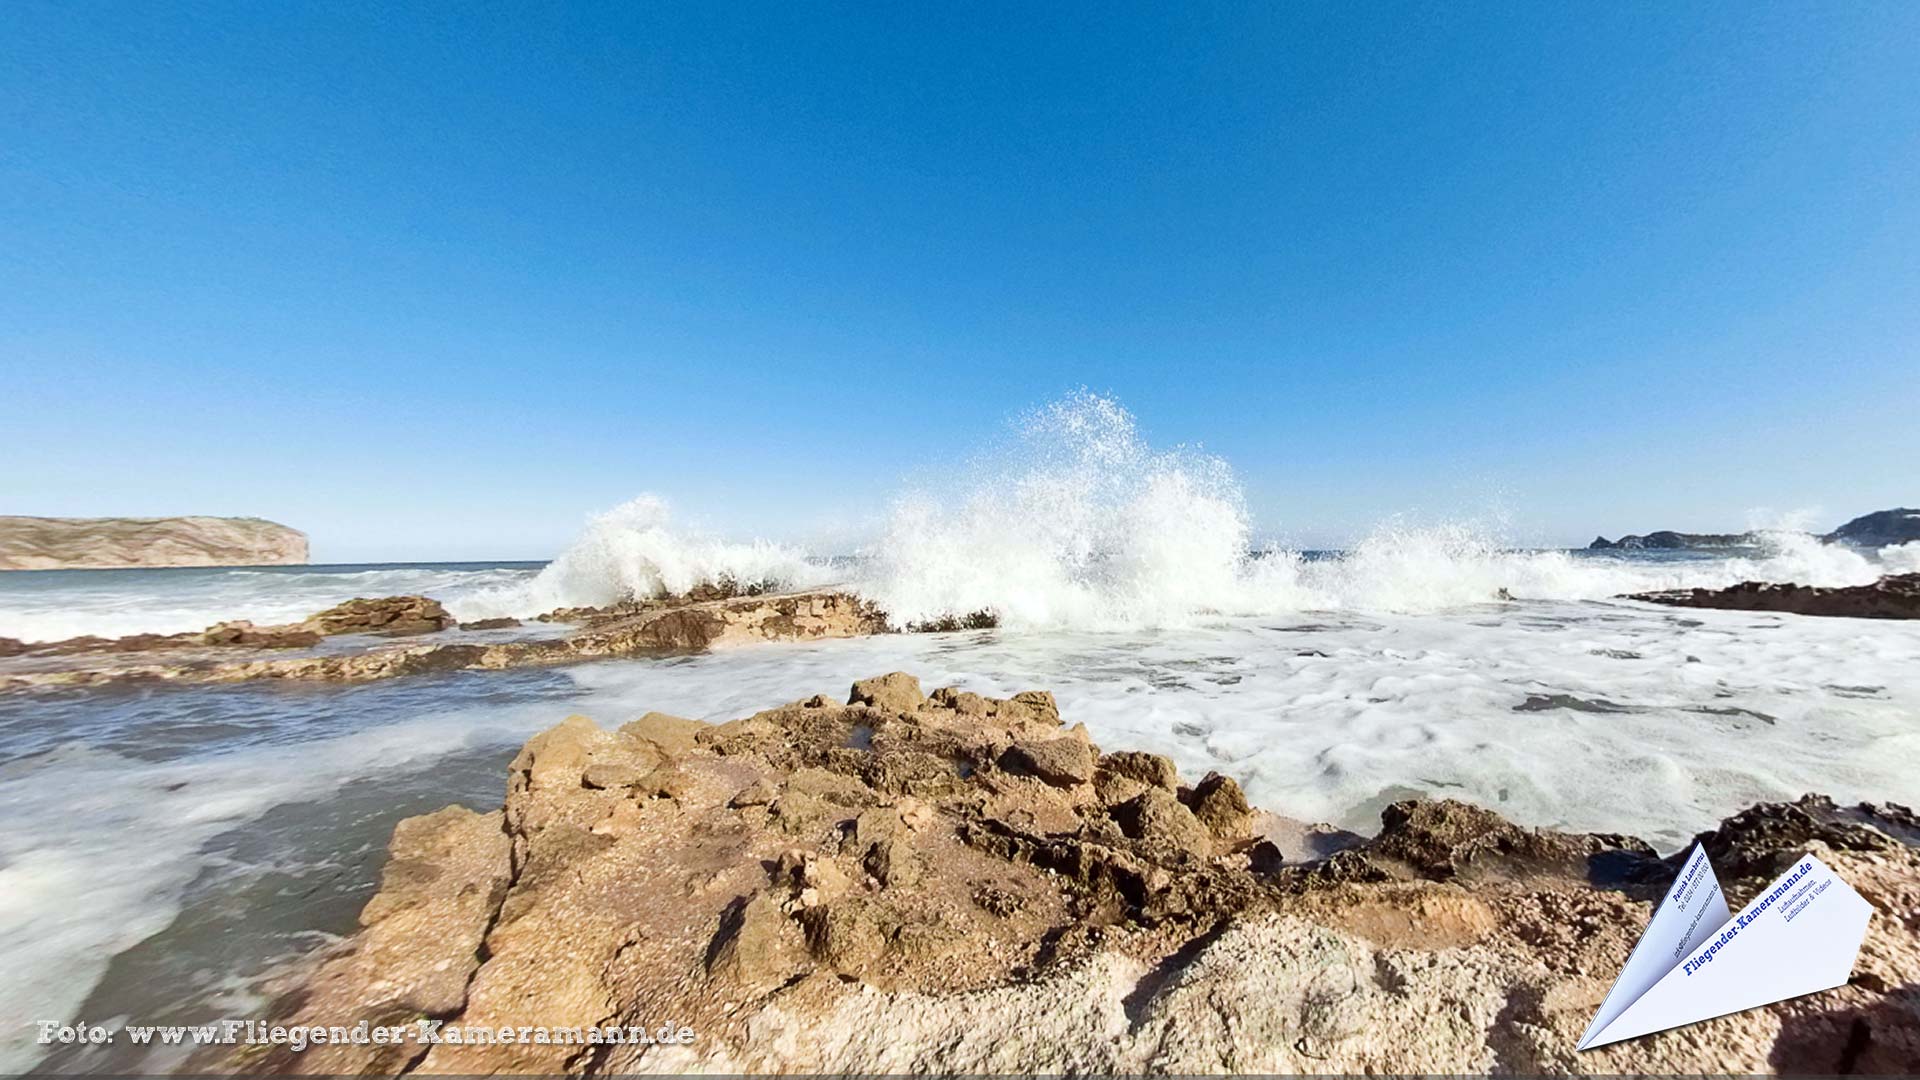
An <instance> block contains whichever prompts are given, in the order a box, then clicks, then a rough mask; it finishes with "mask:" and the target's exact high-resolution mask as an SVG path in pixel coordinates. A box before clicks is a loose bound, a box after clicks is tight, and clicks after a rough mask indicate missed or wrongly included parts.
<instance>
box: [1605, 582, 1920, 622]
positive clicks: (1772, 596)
mask: <svg viewBox="0 0 1920 1080" xmlns="http://www.w3.org/2000/svg"><path fill="white" fill-rule="evenodd" d="M1624 599H1627V600H1645V601H1647V602H1648V603H1653V604H1667V605H1671V606H1673V607H1693V608H1725V609H1728V610H1732V611H1780V612H1786V613H1788V614H1792V615H1833V616H1843V617H1850V618H1856V619H1920V574H1888V575H1887V576H1886V577H1883V578H1881V579H1880V580H1879V581H1876V582H1874V583H1873V584H1871V585H1849V586H1845V587H1840V588H1824V587H1821V586H1817V585H1782V584H1775V583H1772V582H1765V581H1743V582H1741V583H1740V584H1738V585H1733V586H1729V587H1728V588H1725V589H1675V590H1672V591H1668V592H1649V593H1633V594H1631V595H1629V596H1627V597H1624Z"/></svg>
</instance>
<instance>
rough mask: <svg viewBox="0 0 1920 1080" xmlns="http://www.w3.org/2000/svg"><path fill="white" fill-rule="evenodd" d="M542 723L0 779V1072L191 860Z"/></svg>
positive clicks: (429, 726)
mask: <svg viewBox="0 0 1920 1080" xmlns="http://www.w3.org/2000/svg"><path fill="white" fill-rule="evenodd" d="M550 713H551V707H549V706H516V707H512V708H507V709H492V710H486V711H474V710H468V711H463V712H450V713H444V714H440V715H433V716H426V717H420V718H414V719H409V720H405V721H402V722H398V723H392V724H389V725H387V726H377V725H370V726H369V727H368V728H367V729H366V730H363V731H360V732H356V733H353V734H350V735H342V736H338V737H334V738H326V739H317V740H313V741H309V742H305V743H297V744H292V745H283V746H274V747H261V748H255V749H247V750H241V751H233V752H227V753H217V754H203V755H200V756H197V757H192V758H187V759H182V760H175V761H167V762H148V761H141V760H136V759H132V758H128V757H125V756H122V755H120V754H116V753H114V752H113V751H112V750H111V749H107V748H101V747H93V746H87V745H84V744H80V743H70V744H66V745H64V746H61V747H59V748H57V749H56V750H54V751H52V752H50V753H47V754H42V755H39V756H36V757H32V758H25V759H20V760H16V761H14V762H11V763H8V764H6V765H4V766H0V816H4V817H5V819H6V820H7V821H8V822H9V825H8V827H7V828H6V829H5V830H0V956H4V957H6V967H7V977H6V978H5V979H0V1072H16V1073H17V1072H23V1071H25V1070H26V1069H28V1068H29V1067H30V1066H32V1065H33V1063H34V1062H35V1061H37V1060H38V1059H39V1057H40V1056H41V1054H42V1053H43V1052H44V1048H43V1047H39V1046H37V1045H35V1044H34V1043H33V1041H32V1040H33V1029H32V1028H31V1027H30V1025H31V1024H33V1023H35V1022H37V1021H40V1020H58V1021H60V1022H62V1023H71V1022H73V1021H74V1020H76V1019H81V1018H80V1017H77V1016H76V1015H75V1014H74V1010H76V1009H77V1008H79V1007H80V1005H81V1004H82V1003H83V1002H84V1001H85V999H86V997H87V995H88V993H89V992H90V991H91V989H92V987H93V986H94V985H95V984H96V983H97V982H98V981H99V978H100V976H101V974H102V973H103V972H105V971H106V969H107V965H108V963H109V962H110V961H111V960H112V958H113V956H114V954H116V953H118V952H120V951H121V950H123V949H126V948H129V947H131V946H133V945H135V944H137V943H139V942H140V941H142V940H143V939H145V938H147V937H149V936H151V935H153V934H155V933H158V932H159V931H160V930H162V929H164V928H166V927H167V925H168V924H169V923H171V922H172V920H173V918H174V917H175V916H176V915H177V914H178V913H179V911H180V909H181V898H182V893H183V891H184V890H185V889H186V888H187V887H188V885H189V884H190V883H192V882H193V881H194V880H195V878H196V877H197V876H198V875H199V874H200V872H201V871H202V870H203V869H205V868H206V867H208V866H209V865H211V864H212V863H213V862H214V861H215V860H216V859H217V858H218V856H215V855H212V854H209V853H207V852H206V851H204V850H203V848H204V846H205V845H206V844H207V842H208V841H209V840H210V839H212V838H214V837H216V836H218V835H220V834H221V833H224V832H227V831H228V830H231V829H234V828H237V827H241V826H244V825H246V824H247V823H249V822H251V821H254V820H255V819H257V818H258V817H259V816H260V815H261V814H263V813H265V812H266V811H267V810H269V809H271V808H273V807H274V806H277V805H280V804H283V803H294V802H302V801H307V800H313V799H322V798H325V797H326V796H328V795H329V794H330V793H332V792H334V791H336V790H337V789H338V788H339V787H340V786H342V785H344V784H346V783H349V782H351V781H354V780H359V779H363V778H366V777H369V776H377V775H380V774H382V773H386V772H395V771H403V770H406V769H409V768H414V767H418V766H420V765H422V764H424V763H427V762H431V761H433V760H436V759H438V758H440V757H441V756H443V755H445V754H447V753H449V752H452V751H454V750H457V749H462V748H465V747H469V746H476V745H482V744H484V743H487V742H504V741H512V740H516V739H524V738H525V737H527V736H528V735H530V734H531V733H532V732H534V731H537V730H539V729H540V728H543V727H547V726H550V725H551V723H552V722H553V721H554V720H555V719H557V717H554V716H552V715H550ZM85 1019H86V1020H88V1021H89V1022H90V1023H98V1022H101V1021H104V1020H108V1019H111V1018H108V1017H86V1018H85ZM136 1019H137V1018H136Z"/></svg>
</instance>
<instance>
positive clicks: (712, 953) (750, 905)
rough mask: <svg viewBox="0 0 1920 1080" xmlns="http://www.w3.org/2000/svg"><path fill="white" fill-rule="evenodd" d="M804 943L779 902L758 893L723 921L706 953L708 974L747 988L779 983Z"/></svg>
mask: <svg viewBox="0 0 1920 1080" xmlns="http://www.w3.org/2000/svg"><path fill="white" fill-rule="evenodd" d="M802 942H803V938H802V936H801V934H800V932H799V928H798V927H797V926H795V925H794V923H793V921H792V920H791V919H789V918H788V917H787V913H786V912H785V911H783V910H782V909H781V906H780V903H779V902H778V901H777V900H775V899H774V898H773V897H772V896H770V895H769V894H767V893H764V892H761V893H755V894H754V895H753V896H752V897H751V898H749V899H748V900H747V901H746V902H745V903H742V904H741V905H740V906H739V907H737V908H735V909H733V910H732V911H729V912H728V913H727V914H726V916H725V917H724V918H723V919H722V920H721V923H720V929H719V930H718V931H717V932H716V933H715V934H714V936H713V941H712V944H711V946H710V948H709V951H708V953H707V962H706V967H707V973H708V974H709V975H712V976H714V977H716V978H720V979H725V980H728V981H730V982H735V983H739V984H741V985H742V986H745V987H755V986H760V985H764V984H767V983H777V982H779V981H780V980H782V979H784V978H785V977H786V975H787V973H788V972H790V971H792V970H793V968H794V967H795V966H796V964H797V963H798V960H799V957H800V955H801V949H802Z"/></svg>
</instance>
